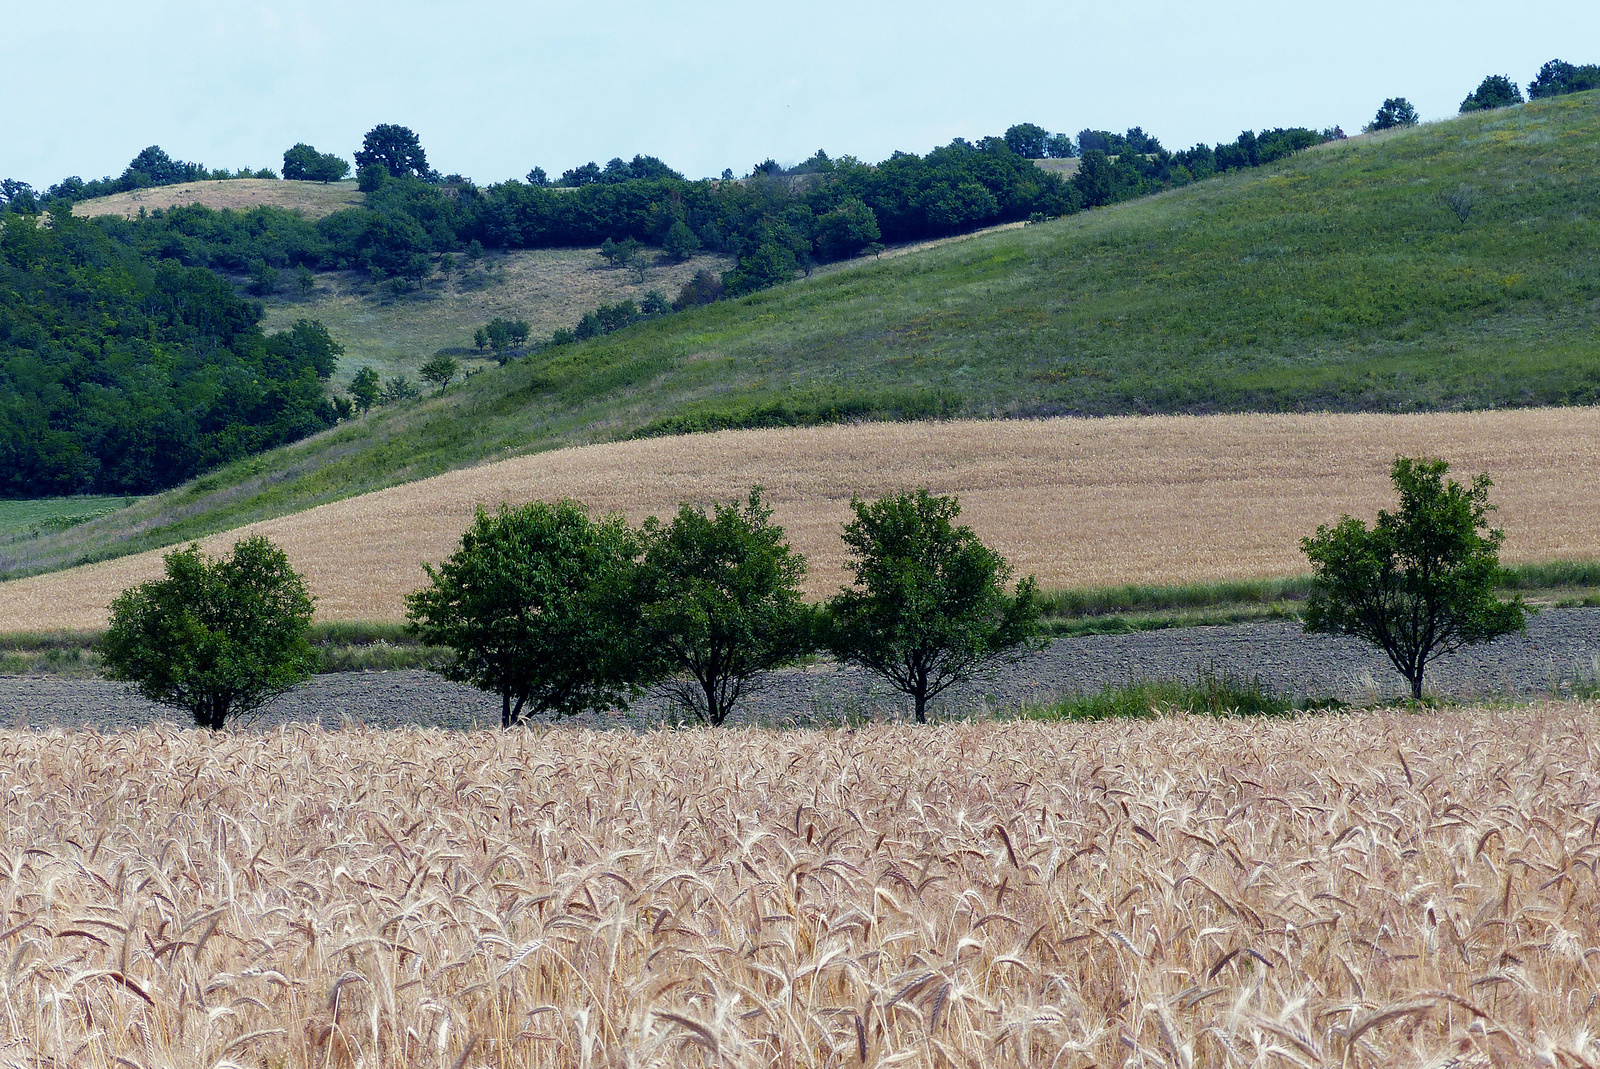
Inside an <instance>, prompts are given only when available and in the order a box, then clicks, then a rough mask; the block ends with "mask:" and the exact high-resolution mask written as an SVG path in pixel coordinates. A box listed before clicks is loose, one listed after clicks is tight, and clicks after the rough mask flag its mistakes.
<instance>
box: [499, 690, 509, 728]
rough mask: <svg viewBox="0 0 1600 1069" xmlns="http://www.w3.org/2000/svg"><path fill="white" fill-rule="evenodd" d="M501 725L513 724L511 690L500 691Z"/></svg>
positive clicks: (506, 726)
mask: <svg viewBox="0 0 1600 1069" xmlns="http://www.w3.org/2000/svg"><path fill="white" fill-rule="evenodd" d="M500 726H501V727H502V728H508V727H510V726H511V692H510V691H509V690H502V691H501V692H500Z"/></svg>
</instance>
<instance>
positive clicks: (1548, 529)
mask: <svg viewBox="0 0 1600 1069" xmlns="http://www.w3.org/2000/svg"><path fill="white" fill-rule="evenodd" d="M1396 453H1407V454H1417V453H1426V454H1431V455H1436V456H1442V457H1444V458H1446V459H1448V460H1449V461H1450V462H1451V463H1452V465H1453V470H1454V471H1455V472H1457V473H1459V474H1460V475H1462V476H1463V477H1465V476H1467V475H1470V474H1473V473H1476V472H1479V471H1487V472H1489V473H1490V474H1491V475H1492V476H1493V478H1494V480H1495V483H1496V485H1495V489H1494V491H1493V494H1492V499H1493V500H1494V501H1495V502H1497V503H1498V505H1499V512H1498V513H1497V514H1496V516H1495V522H1496V523H1498V524H1500V525H1501V526H1503V527H1504V528H1505V531H1506V548H1505V553H1504V558H1505V559H1506V560H1507V561H1508V562H1518V561H1538V560H1557V559H1589V558H1596V557H1600V523H1597V522H1596V519H1597V516H1596V508H1595V502H1596V501H1600V409H1593V408H1557V409H1524V410H1516V411H1501V412H1475V413H1462V414H1444V415H1417V416H1384V415H1281V416H1261V415H1245V416H1153V417H1130V418H1120V419H1101V420H1085V419H1057V420H1038V421H973V422H960V423H955V422H952V423H893V424H861V425H855V426H835V427H815V428H803V429H793V430H770V431H727V432H723V433H719V434H708V435H691V436H685V437H673V438H657V439H649V440H645V441H636V442H622V443H615V444H608V445H594V446H584V447H579V448H572V449H563V450H558V451H554V452H548V453H540V454H537V455H533V456H526V457H517V458H514V459H511V460H506V461H501V462H498V463H493V464H485V465H482V466H480V467H476V468H468V469H464V470H461V471H456V472H450V473H448V474H445V475H440V476H437V477H435V478H431V479H426V480H422V481H420V482H415V483H410V484H407V485H405V486H399V487H395V488H392V489H389V490H382V491H379V492H377V493H372V494H367V495H364V496H362V497H357V498H351V499H349V500H346V501H340V502H335V503H333V504H329V505H323V506H321V507H319V508H315V509H311V510H308V511H306V512H303V513H299V514H297V515H293V516H286V517H282V518H279V519H275V520H269V521H266V522H263V523H259V524H254V525H252V526H250V527H247V528H242V529H240V530H238V531H233V532H228V533H226V534H222V535H217V536H215V537H213V538H210V539H207V540H205V543H204V544H205V545H206V546H207V547H208V548H209V549H210V550H212V551H213V552H220V551H224V550H226V549H227V548H228V547H229V546H230V545H232V543H233V542H234V541H235V540H237V539H238V538H240V537H242V536H243V535H245V534H255V533H260V534H265V535H268V536H269V537H271V538H272V539H274V540H275V541H277V542H278V543H279V544H280V545H282V546H283V547H284V549H285V550H286V551H287V552H288V554H289V557H290V559H291V560H292V561H293V562H294V565H295V566H296V567H297V568H299V569H301V570H302V571H303V572H304V573H305V575H306V577H307V581H308V583H309V585H310V587H311V589H312V590H313V591H314V592H315V593H316V595H317V597H318V598H319V599H320V601H319V605H318V610H317V612H318V618H319V619H323V620H355V619H389V620H394V619H400V618H401V617H402V616H403V615H404V605H403V601H402V599H403V597H404V595H405V594H406V593H407V592H408V591H411V590H413V589H415V588H416V587H417V586H419V585H420V584H421V581H422V579H423V574H422V568H421V564H422V562H423V561H434V562H436V561H440V560H442V559H444V558H445V557H447V556H449V555H450V553H452V552H453V551H454V550H455V548H456V546H457V544H458V541H459V538H460V534H461V531H462V530H463V529H464V528H465V526H466V525H467V523H468V522H469V521H470V519H471V516H472V512H473V509H474V507H476V506H477V505H479V504H483V505H486V506H489V507H491V508H492V507H494V506H495V505H497V504H498V503H500V502H502V501H510V502H513V503H521V502H524V501H527V500H530V499H532V498H557V497H561V496H563V495H565V496H570V497H573V498H576V499H578V500H579V501H583V502H585V503H587V504H588V505H589V506H591V507H592V508H594V509H596V510H598V511H608V510H620V511H623V512H625V513H627V514H628V516H629V517H631V518H632V519H633V520H635V521H638V520H642V519H643V518H644V517H645V516H647V515H650V514H656V515H663V516H664V515H666V514H668V513H670V512H672V511H674V510H675V509H676V508H677V505H678V503H679V502H680V501H685V500H687V501H693V502H697V503H705V502H707V501H710V500H712V499H729V498H732V497H734V496H736V495H742V494H744V493H746V492H748V490H749V487H750V485H751V484H752V483H760V484H762V485H763V486H765V487H767V489H768V490H769V492H770V494H769V496H770V499H771V501H772V502H773V504H774V506H775V516H776V519H777V521H778V522H780V523H782V524H783V525H784V526H785V528H786V529H787V530H788V532H789V536H790V539H791V541H792V542H793V543H794V545H795V546H796V547H797V548H798V549H800V550H801V551H802V552H804V553H805V554H806V555H807V556H808V557H809V558H810V560H811V574H810V577H809V580H808V590H809V592H810V594H811V595H813V596H816V597H822V596H826V595H828V594H830V593H832V592H833V591H834V590H835V589H837V587H838V586H839V585H840V584H841V583H842V582H843V581H844V579H845V573H844V571H843V562H844V559H845V553H844V545H843V542H842V541H841V540H840V538H839V528H840V525H841V523H843V522H844V521H845V520H846V519H847V518H848V517H849V515H850V511H849V503H850V496H851V495H852V494H860V495H863V496H873V495H877V494H882V493H885V492H888V491H892V490H899V489H904V488H909V487H915V486H927V487H929V488H930V489H931V490H933V491H935V492H937V493H946V494H948V493H954V494H959V495H960V497H961V501H962V505H963V509H964V512H963V520H964V521H965V522H968V523H970V524H971V525H972V526H973V527H974V528H975V529H976V530H977V531H978V533H979V534H980V535H981V536H982V537H983V538H985V539H986V540H988V541H989V542H990V543H991V544H992V545H994V546H995V547H996V548H998V549H999V550H1000V551H1001V552H1002V553H1004V554H1005V555H1006V557H1007V558H1009V559H1010V560H1011V561H1012V562H1013V563H1014V564H1015V565H1016V568H1017V571H1018V573H1019V574H1022V575H1027V574H1034V575H1037V576H1038V578H1039V581H1040V583H1041V584H1042V585H1043V586H1045V587H1047V588H1050V587H1066V586H1087V585H1102V584H1113V583H1128V582H1141V583H1144V582H1149V583H1182V582H1197V581H1203V580H1214V579H1228V578H1243V577H1260V576H1275V575H1292V574H1297V573H1301V572H1303V571H1305V570H1306V569H1305V561H1304V558H1303V557H1302V556H1301V554H1300V549H1299V540H1300V538H1301V537H1302V536H1304V535H1306V534H1309V533H1310V532H1311V531H1313V530H1314V529H1315V528H1316V526H1317V524H1319V523H1324V522H1329V521H1333V520H1336V519H1338V517H1339V515H1340V514H1341V513H1345V512H1349V513H1352V514H1355V515H1361V516H1365V517H1367V518H1370V517H1371V516H1372V515H1373V514H1374V513H1375V512H1376V510H1377V509H1378V508H1379V507H1393V506H1394V501H1393V498H1392V496H1391V490H1390V486H1389V480H1388V468H1389V463H1390V461H1391V460H1392V459H1393V457H1394V456H1395V454H1396ZM160 572H161V554H160V553H159V552H151V553H145V554H141V555H138V556H131V557H125V558H122V559H119V560H114V561H107V562H104V563H101V564H94V565H87V566H84V567H80V568H75V569H71V570H68V571H63V572H57V573H52V574H49V575H42V576H36V577H32V578H28V579H20V580H14V581H12V582H8V583H4V584H0V632H6V631H32V630H42V629H49V628H93V627H100V626H104V623H105V619H106V606H107V605H108V604H109V603H110V601H111V599H112V598H113V597H115V596H116V595H117V594H118V593H119V592H120V591H121V590H123V589H124V588H125V587H127V586H130V585H132V584H134V583H138V582H142V581H144V580H146V579H149V578H152V577H154V576H157V575H159V574H160Z"/></svg>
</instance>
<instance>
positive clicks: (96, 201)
mask: <svg viewBox="0 0 1600 1069" xmlns="http://www.w3.org/2000/svg"><path fill="white" fill-rule="evenodd" d="M366 199H367V195H366V194H365V193H363V192H361V191H360V190H359V189H357V188H356V184H355V182H354V181H348V182H330V183H326V184H324V183H322V182H292V181H287V180H284V179H270V178H229V179H225V180H223V181H220V182H214V181H207V182H180V183H178V184H176V185H170V186H151V187H150V188H148V189H135V190H131V191H129V192H127V193H113V194H112V195H111V196H109V197H95V198H93V199H92V200H84V201H79V202H78V203H77V204H74V205H73V206H72V214H73V215H82V216H95V215H120V216H122V217H123V218H125V219H132V218H133V217H134V216H136V215H138V214H139V209H140V208H143V209H144V210H145V211H151V212H153V211H155V210H156V209H157V208H176V207H182V206H185V205H189V204H200V205H204V206H205V207H207V208H213V209H216V210H217V211H222V210H224V209H227V208H234V209H237V210H239V211H249V210H250V209H251V208H262V207H270V208H288V209H290V210H291V211H297V212H299V213H300V214H302V215H304V216H305V217H306V218H307V219H321V218H322V217H323V216H324V215H332V214H333V213H334V212H337V211H341V210H343V209H345V208H355V207H358V206H359V205H360V204H361V203H362V202H363V201H365V200H366Z"/></svg>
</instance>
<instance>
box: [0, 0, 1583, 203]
mask: <svg viewBox="0 0 1600 1069" xmlns="http://www.w3.org/2000/svg"><path fill="white" fill-rule="evenodd" d="M1557 57H1559V58H1561V59H1565V60H1567V61H1569V62H1572V63H1593V62H1600V3H1594V2H1592V0H1561V2H1557V0H1519V2H1518V3H1515V4H1508V3H1506V2H1505V0H1496V2H1494V3H1487V2H1482V0H1458V2H1453V3H1413V2H1407V0H1384V2H1378V0H1342V2H1338V3H1329V2H1321V0H1316V2H1301V3H1295V2H1285V0H1278V2H1270V3H1269V2H1264V0H1229V2H1215V3H1202V2H1187V3H1180V2H1171V0H1149V2H1127V0H1123V2H1118V0H1109V2H1101V3H1096V4H1087V3H1076V2H1066V3H1054V4H1051V3H1039V2H1023V0H999V2H994V0H991V2H989V3H974V2H972V0H961V2H947V0H922V2H918V3H873V2H871V0H850V2H841V0H808V2H806V3H782V2H779V3H770V2H769V3H752V2H744V3H728V2H725V0H702V2H698V3H684V4H673V3H659V2H658V3H637V2H620V0H617V2H603V0H602V2H592V0H591V2H585V0H576V2H574V0H565V2H562V3H559V4H547V3H510V2H504V0H463V2H452V3H444V2H427V0H385V2H382V3H376V2H370V0H269V2H254V3H251V2H242V0H239V2H227V0H224V2H222V3H218V2H216V0H209V2H206V3H200V2H195V0H143V2H140V0H117V2H73V0H61V2H56V3H52V4H29V5H27V6H26V7H23V6H21V5H20V4H11V5H8V10H6V11H5V13H4V15H3V16H0V100H3V101H4V110H3V115H4V117H3V119H0V177H11V178H20V179H22V180H24V181H27V182H31V183H33V184H34V185H35V186H37V187H39V188H40V189H43V188H44V187H45V186H47V185H49V184H51V183H53V182H56V181H58V180H60V179H61V178H63V177H65V176H67V175H70V174H76V175H79V176H81V177H83V178H85V179H92V178H98V177H101V176H103V175H112V176H115V175H119V174H121V173H122V170H123V168H124V167H125V166H126V165H127V163H128V160H130V159H131V158H132V157H133V156H134V154H135V153H137V152H138V151H139V150H140V149H142V148H144V147H145V146H146V145H150V144H159V145H161V146H162V147H163V148H165V149H166V150H167V151H168V152H169V153H170V154H171V155H173V156H174V157H176V158H178V159H184V160H191V161H196V162H200V163H204V164H206V165H207V166H210V167H229V168H236V167H239V166H241V165H249V166H251V167H262V166H269V167H272V168H273V169H274V170H277V169H279V168H280V167H281V166H282V162H283V151H284V149H286V148H288V147H289V146H290V145H292V144H294V143H295V142H297V141H306V142H309V143H311V144H312V145H315V146H316V147H317V148H318V149H319V150H321V151H323V152H336V153H338V154H339V155H341V156H343V157H344V158H346V159H349V158H350V157H351V155H352V154H353V152H354V151H355V149H356V148H358V147H359V146H360V143H361V137H362V134H363V133H365V132H366V131H367V130H368V129H370V128H371V127H372V126H374V125H376V124H378V123H383V122H391V123H398V124H400V125H403V126H409V127H411V128H412V129H413V130H415V131H416V132H417V133H418V135H419V136H420V137H421V139H422V144H423V147H424V148H425V149H426V150H427V153H428V161H429V162H430V163H431V164H432V165H433V166H434V167H436V168H437V169H438V170H440V171H441V172H445V173H449V172H460V173H462V174H465V175H467V176H468V177H470V178H472V179H474V180H476V181H478V182H479V183H482V184H488V183H490V182H494V181H499V180H502V179H505V178H513V177H521V176H522V175H524V174H526V173H527V171H528V170H529V168H531V167H532V166H534V165H535V164H537V165H540V166H542V167H544V169H545V170H546V171H547V172H549V174H550V175H551V177H555V176H557V175H559V174H560V172H561V171H563V170H565V169H567V168H569V167H574V166H577V165H579V164H582V163H585V162H587V161H589V160H595V161H596V162H598V163H601V164H602V165H603V164H604V163H605V161H606V160H608V159H610V158H611V157H613V156H622V157H624V158H630V157H632V156H633V155H634V154H635V153H645V154H648V155H653V156H659V157H660V158H661V159H663V160H665V161H666V162H667V163H668V164H670V165H671V166H673V167H675V168H677V169H678V170H680V171H682V172H684V173H685V174H686V175H688V176H689V177H690V178H700V177H705V176H708V175H716V174H720V173H721V171H722V169H723V168H724V167H731V168H733V170H734V171H735V172H737V173H740V174H743V173H746V172H747V171H749V170H750V168H751V166H752V165H754V164H756V163H758V162H760V161H761V160H763V159H765V158H767V157H769V156H771V157H773V158H775V159H777V160H778V161H779V162H781V163H793V162H796V161H799V160H801V159H804V158H805V157H807V156H809V155H811V153H812V152H814V151H815V150H816V149H818V148H823V149H825V150H827V152H828V153H829V155H831V156H840V155H844V154H851V155H855V156H857V157H859V158H861V159H863V160H867V161H876V160H879V159H882V158H884V157H885V156H887V155H888V154H889V153H891V152H892V151H894V150H896V149H902V150H905V151H909V152H918V153H921V152H926V151H927V150H928V149H930V148H932V147H934V146H936V145H941V144H945V143H948V142H949V141H950V139H951V138H953V137H967V138H971V139H976V138H978V137H982V136H984V135H986V134H999V133H1001V132H1003V131H1004V130H1005V128H1006V127H1007V126H1010V125H1011V124H1013V123H1016V122H1035V123H1038V124H1039V125H1041V126H1044V127H1046V128H1047V129H1050V130H1052V131H1062V132H1066V133H1076V132H1077V131H1078V130H1080V129H1082V128H1084V127H1092V128H1095V129H1110V130H1119V131H1120V130H1124V129H1126V128H1127V127H1129V126H1134V125H1139V126H1143V127H1144V128H1145V129H1146V130H1148V131H1150V132H1152V133H1154V134H1156V135H1157V136H1158V137H1160V138H1161V140H1162V143H1163V144H1165V145H1166V146H1167V147H1168V148H1179V147H1185V146H1188V145H1191V144H1193V143H1194V142H1196V141H1200V140H1204V141H1207V142H1216V141H1223V140H1232V139H1233V137H1235V136H1236V135H1237V134H1238V132H1239V131H1240V130H1241V129H1245V128H1251V129H1262V128H1267V127H1273V126H1311V127H1316V128H1319V129H1320V128H1322V127H1326V126H1332V125H1334V124H1339V125H1342V126H1343V127H1344V128H1345V130H1346V131H1348V132H1351V133H1354V132H1355V131H1356V130H1358V129H1359V128H1360V126H1361V125H1362V123H1364V122H1367V121H1369V120H1370V119H1371V117H1372V114H1373V112H1374V111H1376V110H1377V107H1378V105H1379V104H1380V103H1381V102H1382V100H1383V99H1384V98H1385V97H1389V96H1404V97H1406V98H1408V99H1409V100H1410V101H1411V102H1412V103H1413V104H1415V105H1416V107H1417V110H1418V111H1419V112H1420V113H1421V115H1422V117H1423V119H1424V120H1427V119H1438V118H1444V117H1447V116H1449V115H1453V114H1455V112H1456V108H1457V106H1458V105H1459V103H1460V101H1461V98H1462V97H1464V96H1466V95H1467V93H1469V92H1470V91H1471V90H1472V89H1473V88H1475V87H1476V86H1477V84H1478V82H1479V81H1481V80H1482V79H1483V77H1484V76H1485V75H1488V74H1507V75H1510V76H1511V77H1512V78H1513V79H1514V80H1515V81H1517V82H1518V83H1519V84H1520V85H1522V86H1523V87H1524V88H1526V85H1527V83H1528V81H1529V80H1531V79H1532V78H1533V76H1534V74H1535V73H1536V72H1537V70H1538V68H1539V65H1540V64H1542V63H1543V62H1544V61H1546V60H1548V59H1552V58H1557Z"/></svg>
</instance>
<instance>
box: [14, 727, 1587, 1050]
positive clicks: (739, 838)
mask: <svg viewBox="0 0 1600 1069" xmlns="http://www.w3.org/2000/svg"><path fill="white" fill-rule="evenodd" d="M1597 738H1600V708H1597V707H1596V706H1595V705H1594V704H1593V703H1590V704H1575V703H1569V704H1549V705H1540V706H1535V707H1532V708H1522V709H1513V710H1506V709H1483V708H1476V709H1456V710H1448V711H1443V712H1431V713H1430V714H1429V715H1427V716H1417V715H1413V714H1410V713H1405V712H1396V711H1378V712H1372V713H1364V714H1359V715H1348V716H1327V717H1318V718H1308V719H1299V720H1293V721H1274V722H1261V721H1245V720H1237V719H1234V720H1213V719H1208V718H1194V717H1181V718H1175V719H1166V720H1159V721H1149V722H1134V723H1129V722H1119V723H1108V724H1101V725H1093V726H1082V725H1073V724H1065V725H1063V724H1041V723H1028V722H1009V723H976V724H966V725H954V726H944V727H937V728H929V729H916V728H911V727H906V726H896V725H879V726H873V727H869V728H865V729H861V730H834V731H812V732H800V731H795V732H765V731H755V730H740V731H727V730H720V731H719V730H714V729H713V730H700V731H681V732H652V733H646V734H643V735H630V734H626V733H616V732H611V733H595V732H590V731H571V730H550V731H543V730H535V731H526V732H524V731H515V732H503V733H502V732H475V733H469V734H450V733H444V732H437V731H417V730H406V731H392V732H367V731H363V730H349V731H333V732H330V731H323V730H319V729H313V728H305V727H289V728H283V729H279V730H275V731H271V732H267V733H264V734H255V733H239V734H224V735H221V736H214V735H211V734H207V733H199V732H194V731H178V730H174V729H172V728H170V727H163V728H146V729H143V730H130V731H122V732H116V733H104V734H103V733H99V732H92V731H85V732H61V731H55V732H44V733H39V734H33V733H28V732H17V733H6V734H0V752H3V753H4V760H3V761H0V795H3V796H4V797H5V799H6V805H5V809H4V815H3V818H0V820H3V830H4V836H3V838H0V871H4V873H5V876H6V879H5V880H3V881H0V909H4V910H5V914H6V916H7V918H8V934H7V939H8V940H9V941H10V944H11V948H12V949H11V951H10V953H9V954H8V957H9V958H10V961H11V965H10V970H9V973H8V977H7V982H6V984H5V985H3V986H0V1016H3V1019H4V1021H5V1027H4V1028H3V1029H0V1062H3V1063H4V1064H8V1065H17V1066H24V1065H26V1066H44V1065H47V1066H66V1065H107V1066H109V1065H122V1064H128V1065H169V1066H174V1067H183V1069H187V1067H202V1066H214V1065H224V1064H234V1063H235V1061H237V1060H239V1059H241V1057H242V1058H243V1062H244V1063H245V1064H260V1065H273V1066H280V1067H283V1069H313V1067H314V1069H325V1067H335V1066H337V1067H350V1066H356V1065H368V1066H371V1065H428V1066H434V1065H439V1066H451V1065H454V1066H466V1065H471V1066H477V1065H483V1066H493V1067H496V1069H499V1067H511V1066H526V1065H541V1066H558V1067H574V1069H575V1067H578V1066H594V1065H641V1066H644V1065H690V1064H692V1065H712V1064H715V1065H720V1066H732V1067H746V1066H748V1067H752V1069H753V1067H757V1066H759V1067H763V1069H764V1067H767V1066H771V1065H791V1064H793V1065H800V1064H807V1065H810V1064H817V1065H839V1066H845V1065H879V1066H881V1065H897V1066H907V1067H920V1066H927V1067H933V1066H950V1065H983V1066H993V1067H997V1069H1010V1067H1013V1066H1049V1065H1102V1066H1105V1065H1124V1064H1136V1065H1180V1066H1189V1065H1193V1066H1240V1067H1268V1066H1272V1067H1276V1066H1281V1065H1285V1064H1289V1065H1298V1066H1305V1067H1321V1066H1340V1067H1344V1069H1369V1067H1377V1066H1394V1065H1432V1066H1446V1065H1448V1066H1451V1067H1455V1069H1468V1067H1471V1069H1480V1067H1481V1069H1488V1067H1489V1066H1510V1065H1551V1066H1564V1065H1572V1066H1581V1065H1593V1064H1595V1063H1596V1062H1597V1061H1600V1044H1597V1043H1596V1041H1595V1038H1594V1029H1593V1024H1592V1012H1593V1011H1592V1002H1593V1000H1592V998H1591V997H1590V996H1591V993H1592V992H1593V990H1594V987H1595V977H1594V975H1593V967H1592V965H1591V964H1590V958H1591V956H1592V954H1593V948H1594V947H1595V946H1597V945H1600V895H1597V892H1596V883H1595V881H1594V880H1593V879H1592V878H1591V877H1590V874H1589V868H1590V867H1591V866H1592V864H1593V863H1594V861H1595V858H1596V854H1597V852H1600V844H1597V843H1596V841H1595V835H1594V825H1595V821H1596V816H1597V812H1600V810H1597V806H1596V801H1595V799H1596V797H1597V796H1600V751H1597V747H1596V742H1595V740H1596V739H1597ZM202 999H203V1002H202V1001H201V1000H202Z"/></svg>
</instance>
